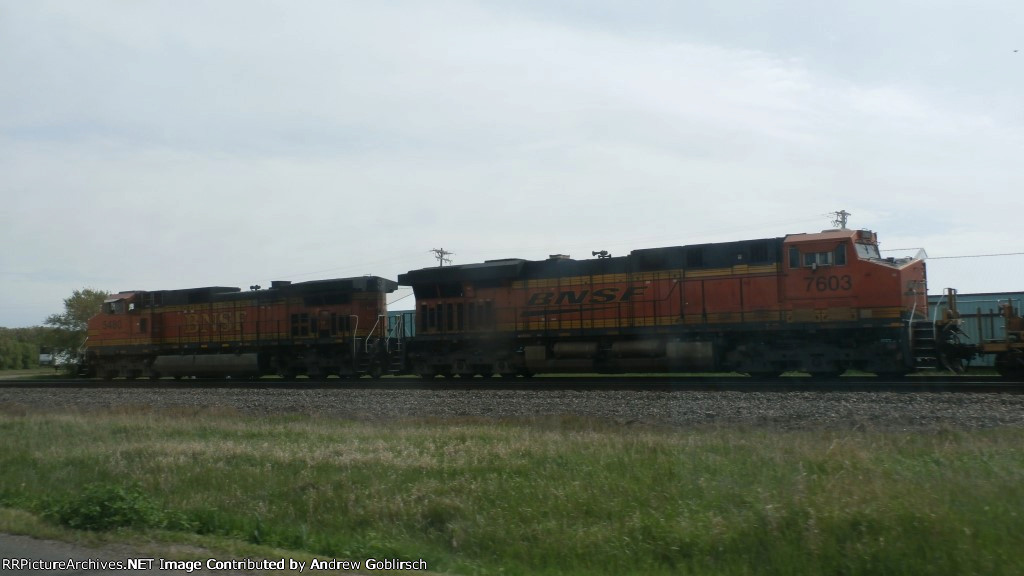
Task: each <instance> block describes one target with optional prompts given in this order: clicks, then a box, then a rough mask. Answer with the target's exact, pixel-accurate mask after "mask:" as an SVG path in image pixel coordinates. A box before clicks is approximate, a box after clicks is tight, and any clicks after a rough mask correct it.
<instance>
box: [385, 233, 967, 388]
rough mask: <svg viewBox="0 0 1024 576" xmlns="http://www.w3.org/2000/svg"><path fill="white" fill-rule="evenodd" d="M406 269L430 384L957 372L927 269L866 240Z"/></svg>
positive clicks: (402, 279)
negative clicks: (533, 378) (679, 374)
mask: <svg viewBox="0 0 1024 576" xmlns="http://www.w3.org/2000/svg"><path fill="white" fill-rule="evenodd" d="M594 255H597V256H599V257H598V258H592V259H585V260H574V259H571V258H569V257H568V256H562V255H555V256H551V257H550V258H549V259H547V260H543V261H529V260H522V259H507V260H492V261H487V262H484V263H480V264H467V265H458V266H446V267H435V268H426V269H421V270H414V271H410V272H408V273H406V274H402V275H400V276H399V277H398V282H399V284H401V285H405V286H411V287H412V288H413V291H414V293H415V296H416V337H415V339H414V340H413V341H411V342H410V343H409V346H408V350H407V352H408V363H409V367H410V369H411V370H412V371H413V372H415V373H417V374H419V375H421V376H424V377H431V376H435V375H438V374H440V375H444V376H452V375H459V376H463V377H470V376H474V375H478V374H480V375H484V376H487V375H491V374H500V375H503V376H513V375H532V374H534V373H539V372H549V373H550V372H581V373H586V372H597V373H617V372H633V373H637V372H641V373H642V372H666V371H685V372H705V371H736V372H745V373H749V374H751V375H756V376H761V377H774V376H777V375H779V374H781V373H783V372H785V371H791V370H799V371H804V372H808V373H810V374H811V375H813V376H819V377H828V376H835V375H838V374H840V373H842V372H843V371H845V370H847V369H850V368H854V369H858V370H863V371H869V372H875V373H878V374H887V375H900V374H905V373H907V372H909V371H911V370H914V369H915V368H919V367H938V366H944V365H947V364H949V365H959V363H958V362H953V361H952V360H955V358H951V357H950V349H951V348H950V346H951V345H953V344H955V340H956V334H955V333H956V323H955V322H953V321H950V322H947V323H945V324H942V325H941V329H939V330H937V329H936V327H937V326H940V324H938V323H936V322H933V321H929V320H928V319H927V309H928V302H927V287H926V271H925V263H924V261H923V259H921V258H917V257H915V258H904V259H893V258H883V257H882V256H881V255H880V253H879V249H878V239H877V236H876V235H875V234H874V233H873V232H871V231H867V230H848V229H841V230H826V231H823V232H821V233H815V234H794V235H789V236H786V237H782V238H768V239H757V240H747V241H739V242H725V243H714V244H700V245H691V246H677V247H669V248H654V249H645V250H634V251H632V252H631V253H629V255H627V256H621V257H610V256H609V255H608V254H607V252H604V251H601V252H596V251H595V252H594Z"/></svg>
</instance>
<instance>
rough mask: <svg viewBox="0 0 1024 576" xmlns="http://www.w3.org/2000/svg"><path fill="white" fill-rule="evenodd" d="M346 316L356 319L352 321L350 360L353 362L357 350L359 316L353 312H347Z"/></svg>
mask: <svg viewBox="0 0 1024 576" xmlns="http://www.w3.org/2000/svg"><path fill="white" fill-rule="evenodd" d="M348 317H349V318H355V319H356V321H355V322H353V323H352V361H353V362H355V359H356V353H357V352H358V351H359V348H358V346H359V344H358V342H359V338H358V336H359V316H357V315H355V314H349V315H348Z"/></svg>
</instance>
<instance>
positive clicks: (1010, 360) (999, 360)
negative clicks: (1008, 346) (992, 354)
mask: <svg viewBox="0 0 1024 576" xmlns="http://www.w3.org/2000/svg"><path fill="white" fill-rule="evenodd" d="M996 372H998V373H999V375H1000V376H1002V377H1003V378H1007V379H1010V380H1018V381H1024V353H1022V352H1021V351H1020V350H1013V351H1010V352H1003V353H1002V354H999V355H998V356H996Z"/></svg>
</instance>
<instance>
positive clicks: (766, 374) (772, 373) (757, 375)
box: [747, 370, 782, 380]
mask: <svg viewBox="0 0 1024 576" xmlns="http://www.w3.org/2000/svg"><path fill="white" fill-rule="evenodd" d="M747 376H749V377H751V378H754V379H756V380H774V379H775V378H778V377H779V376H782V371H781V370H765V371H763V372H747Z"/></svg>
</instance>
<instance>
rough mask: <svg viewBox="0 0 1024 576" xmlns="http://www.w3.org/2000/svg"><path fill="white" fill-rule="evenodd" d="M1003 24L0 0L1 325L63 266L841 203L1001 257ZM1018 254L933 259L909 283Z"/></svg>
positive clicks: (624, 232)
mask: <svg viewBox="0 0 1024 576" xmlns="http://www.w3.org/2000/svg"><path fill="white" fill-rule="evenodd" d="M1022 30H1024V4H1021V3H1020V2H1018V1H1013V0H999V1H984V0H982V1H978V0H972V1H970V2H934V1H900V0H895V1H894V0H885V1H880V0H877V1H876V0H859V1H858V2H845V3H834V2H818V1H810V0H807V1H789V2H786V1H782V2H759V1H744V2H730V1H728V0H715V1H710V0H709V1H706V2H677V1H670V0H664V1H641V2H621V1H618V2H604V1H600V0H588V1H585V2H584V1H582V0H581V1H577V2H558V1H553V0H543V1H536V2H531V1H523V0H520V1H517V2H461V1H457V0H456V1H442V0H437V1H431V2H402V1H394V2H338V1H324V2H313V1H304V2H284V1H280V2H270V1H253V0H245V1H223V0H222V1H217V2H182V1H180V0H173V1H166V2H156V1H143V0H138V1H129V0H124V1H72V0H67V1H62V2H48V1H42V0H32V1H31V2H26V1H22V0H0V242H2V246H3V249H2V251H0V326H7V327H16V326H28V325H36V324H40V323H42V321H43V320H44V319H45V318H46V316H47V315H49V314H51V313H57V312H61V311H62V308H63V307H62V300H63V299H64V298H65V297H67V296H69V295H70V294H71V292H72V291H73V290H75V289H77V288H84V287H91V288H96V289H102V290H108V291H120V290H129V289H143V290H160V289H172V288H187V287H194V286H206V285H220V286H239V287H243V288H247V287H248V286H249V285H250V284H255V283H259V284H263V285H268V284H269V282H270V280H273V279H282V280H293V281H303V280H313V279H320V278H334V277H346V276H358V275H362V274H376V275H380V276H385V277H389V278H395V277H396V276H397V275H398V274H399V273H401V272H405V271H408V270H411V269H417V268H422V267H426V266H430V265H433V264H434V263H435V262H434V260H433V259H432V255H431V254H430V252H429V250H430V249H431V248H442V247H443V248H445V249H447V250H450V251H451V252H454V253H455V256H453V257H452V258H453V260H454V261H455V263H457V264H458V263H471V262H479V261H482V260H485V259H494V258H504V257H520V258H534V259H535V258H544V257H546V256H547V255H548V254H555V253H561V254H570V255H572V256H574V257H579V258H582V257H588V258H589V257H590V254H591V251H593V250H609V251H610V252H612V253H613V254H615V255H623V254H626V253H628V252H629V251H630V250H632V249H635V248H649V247H656V246H673V245H682V244H690V243H702V242H715V241H728V240H739V239H748V238H759V237H775V236H783V235H785V234H788V233H798V232H814V231H818V230H821V229H823V228H828V227H830V224H829V219H828V217H827V216H826V214H827V213H829V212H832V211H835V210H840V209H845V210H847V211H849V212H851V213H852V214H853V216H852V218H851V219H850V226H851V227H857V228H869V229H873V230H875V231H876V232H878V234H879V236H880V239H881V241H882V248H883V249H887V248H893V249H895V248H919V247H920V248H925V249H926V250H927V251H928V253H929V255H931V256H933V257H941V256H959V255H972V254H993V253H1013V252H1019V251H1022V250H1024V245H1022V242H1021V234H1020V233H1019V231H1020V230H1021V218H1022V210H1021V208H1022V205H1024V200H1022V194H1024V186H1022V184H1024V171H1022V169H1021V165H1022V158H1024V37H1022V33H1021V31H1022ZM1017 50H1021V51H1020V52H1017ZM1022 270H1024V257H1020V256H1010V257H999V258H987V259H986V258H980V259H954V260H942V259H936V260H932V261H930V262H929V276H930V289H931V291H932V292H937V291H939V290H941V288H942V287H943V286H958V287H959V288H960V289H961V291H963V292H968V291H1008V290H1015V291H1016V290H1024V273H1022ZM406 294H408V290H403V291H401V292H398V293H396V294H394V295H393V297H392V300H398V299H399V298H401V297H402V296H405V295H406ZM411 304H412V298H405V299H404V300H401V301H400V302H397V303H396V305H395V307H396V308H404V307H407V305H408V306H411Z"/></svg>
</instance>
